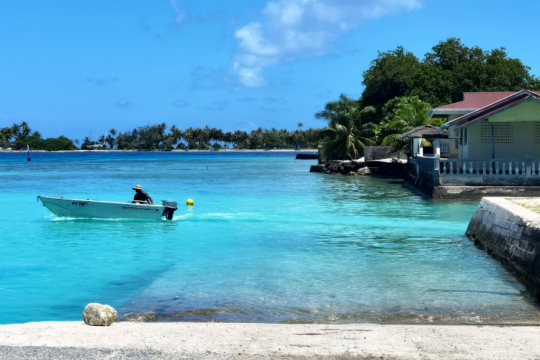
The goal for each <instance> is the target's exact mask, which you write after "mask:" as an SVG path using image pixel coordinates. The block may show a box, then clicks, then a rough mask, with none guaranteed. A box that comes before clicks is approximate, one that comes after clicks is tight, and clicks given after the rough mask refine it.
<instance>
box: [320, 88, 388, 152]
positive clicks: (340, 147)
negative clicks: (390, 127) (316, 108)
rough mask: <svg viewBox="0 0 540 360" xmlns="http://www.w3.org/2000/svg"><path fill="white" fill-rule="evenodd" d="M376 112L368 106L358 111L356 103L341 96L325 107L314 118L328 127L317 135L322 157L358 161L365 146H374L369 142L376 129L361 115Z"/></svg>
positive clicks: (372, 141)
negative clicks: (325, 123)
mask: <svg viewBox="0 0 540 360" xmlns="http://www.w3.org/2000/svg"><path fill="white" fill-rule="evenodd" d="M373 112H375V108H373V107H372V106H367V107H365V108H363V109H360V103H359V102H358V101H354V100H351V99H350V98H349V97H347V96H345V95H343V94H342V95H340V97H339V100H338V101H331V102H329V103H327V104H326V106H325V109H324V110H323V111H320V112H318V113H316V114H315V117H316V118H319V119H325V120H327V121H328V127H326V128H324V129H322V130H320V131H319V133H318V135H317V140H319V141H320V143H321V145H322V149H321V157H323V158H325V159H329V158H336V159H345V158H352V159H357V158H358V157H360V156H361V155H362V154H363V152H364V147H365V146H366V144H367V145H375V141H374V140H372V137H373V136H374V130H375V129H377V125H375V124H373V123H365V122H364V121H363V119H362V117H363V115H365V114H367V113H373Z"/></svg>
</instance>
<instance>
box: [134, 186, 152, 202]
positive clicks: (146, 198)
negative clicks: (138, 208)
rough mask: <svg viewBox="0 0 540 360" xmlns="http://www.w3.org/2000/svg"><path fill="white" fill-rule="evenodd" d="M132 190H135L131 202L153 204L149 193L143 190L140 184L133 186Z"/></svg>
mask: <svg viewBox="0 0 540 360" xmlns="http://www.w3.org/2000/svg"><path fill="white" fill-rule="evenodd" d="M133 190H135V191H136V193H135V197H134V198H133V203H139V204H150V205H154V200H152V198H151V197H150V195H148V193H147V192H146V191H144V190H143V188H142V186H141V185H137V186H135V187H134V188H133Z"/></svg>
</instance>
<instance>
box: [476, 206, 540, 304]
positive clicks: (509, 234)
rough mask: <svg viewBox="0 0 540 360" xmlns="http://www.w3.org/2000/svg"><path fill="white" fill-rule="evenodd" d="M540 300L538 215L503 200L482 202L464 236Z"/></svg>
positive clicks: (539, 224)
mask: <svg viewBox="0 0 540 360" xmlns="http://www.w3.org/2000/svg"><path fill="white" fill-rule="evenodd" d="M466 234H467V236H468V237H469V238H470V239H471V240H473V241H474V243H475V244H476V245H477V246H479V247H480V248H481V249H484V250H486V252H487V253H488V254H490V255H491V256H493V258H495V259H496V260H497V261H498V262H499V263H501V264H502V265H503V266H504V267H505V268H506V269H508V270H509V271H510V272H511V273H512V274H513V275H514V276H515V277H516V278H517V279H518V280H519V281H520V282H522V283H523V284H524V285H525V286H526V287H527V290H528V291H529V292H530V294H531V296H532V297H533V298H535V299H536V300H540V214H537V213H535V212H533V211H531V210H528V209H526V208H524V207H522V206H520V205H516V204H514V203H512V202H511V201H509V200H508V199H506V198H493V197H486V198H483V199H482V201H481V202H480V205H479V206H478V209H477V210H476V212H475V214H474V216H473V218H472V220H471V222H470V223H469V227H468V228H467V232H466Z"/></svg>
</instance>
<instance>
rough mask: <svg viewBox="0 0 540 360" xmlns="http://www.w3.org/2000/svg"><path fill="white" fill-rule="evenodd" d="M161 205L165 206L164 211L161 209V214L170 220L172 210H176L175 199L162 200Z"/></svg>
mask: <svg viewBox="0 0 540 360" xmlns="http://www.w3.org/2000/svg"><path fill="white" fill-rule="evenodd" d="M161 205H163V206H165V211H163V215H164V216H165V217H166V218H167V220H172V219H173V215H174V212H175V211H176V210H178V205H177V204H176V201H174V200H162V201H161Z"/></svg>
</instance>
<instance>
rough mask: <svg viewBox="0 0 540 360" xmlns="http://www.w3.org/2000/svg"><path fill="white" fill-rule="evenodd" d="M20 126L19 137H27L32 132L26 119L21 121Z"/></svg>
mask: <svg viewBox="0 0 540 360" xmlns="http://www.w3.org/2000/svg"><path fill="white" fill-rule="evenodd" d="M20 128H21V130H20V135H21V137H27V136H30V135H31V134H32V129H30V126H29V125H28V123H27V122H26V121H23V122H22V123H21V125H20Z"/></svg>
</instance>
